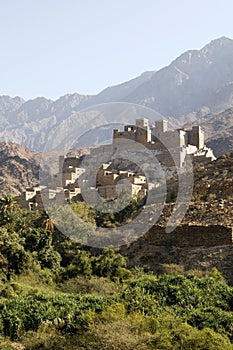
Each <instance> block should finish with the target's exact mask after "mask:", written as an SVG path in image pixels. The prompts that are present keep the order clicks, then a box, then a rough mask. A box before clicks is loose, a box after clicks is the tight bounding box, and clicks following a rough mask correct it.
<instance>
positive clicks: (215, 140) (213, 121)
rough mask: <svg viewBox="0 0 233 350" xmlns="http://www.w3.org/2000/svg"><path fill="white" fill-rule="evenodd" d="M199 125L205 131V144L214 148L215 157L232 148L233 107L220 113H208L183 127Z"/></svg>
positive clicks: (230, 150)
mask: <svg viewBox="0 0 233 350" xmlns="http://www.w3.org/2000/svg"><path fill="white" fill-rule="evenodd" d="M193 125H200V126H201V127H202V129H203V130H204V131H205V138H206V144H207V146H209V147H211V148H212V149H213V150H214V154H215V156H216V157H220V156H221V155H223V154H225V153H229V152H232V150H233V108H229V109H227V110H226V111H224V112H222V113H208V114H206V115H205V116H203V117H202V118H199V119H197V120H195V121H194V122H193V123H191V124H190V123H187V124H185V125H184V126H185V127H188V128H189V127H191V126H193Z"/></svg>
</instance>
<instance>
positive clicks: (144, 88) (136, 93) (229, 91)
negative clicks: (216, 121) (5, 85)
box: [0, 37, 233, 151]
mask: <svg viewBox="0 0 233 350" xmlns="http://www.w3.org/2000/svg"><path fill="white" fill-rule="evenodd" d="M232 96H233V40H231V39H228V38H225V37H223V38H220V39H216V40H214V41H212V42H211V43H210V44H208V45H206V46H205V47H204V48H202V49H201V50H190V51H187V52H185V53H183V54H182V55H181V56H180V57H178V58H177V59H175V60H174V61H173V62H172V63H171V64H170V65H169V66H167V67H164V68H162V69H161V70H159V71H152V72H145V73H143V74H142V75H141V76H139V77H137V78H135V79H132V80H130V81H128V82H125V83H122V84H119V85H116V86H112V87H109V88H107V89H105V90H103V91H102V92H100V93H99V94H98V95H95V96H84V95H79V94H77V93H75V94H71V95H65V96H62V97H60V98H59V99H58V100H56V101H52V100H49V99H46V98H44V97H38V98H36V99H34V100H29V101H24V100H23V99H22V98H20V97H15V98H10V97H9V96H0V122H1V123H0V140H2V141H11V142H16V143H19V144H21V145H24V146H26V147H28V148H30V149H33V150H35V151H42V150H43V149H44V147H45V145H46V143H47V141H48V140H51V139H53V138H54V135H55V137H58V138H60V137H61V135H64V134H65V133H67V130H68V131H69V130H70V129H72V127H73V125H74V122H75V123H76V130H75V132H76V134H75V137H77V136H78V137H79V136H81V135H83V134H84V135H85V133H86V132H88V131H89V130H90V129H93V128H94V129H95V128H96V127H97V126H100V125H104V124H111V123H124V122H132V121H134V119H135V117H141V116H142V115H143V116H145V115H144V113H145V109H144V110H141V111H139V112H138V113H139V114H138V115H137V114H135V108H134V107H133V106H130V105H128V103H129V102H132V103H136V104H139V105H142V106H146V107H150V108H151V109H152V111H151V112H149V110H147V115H146V117H147V118H149V119H151V121H153V120H154V119H155V118H154V116H155V114H154V113H153V111H155V112H159V113H161V114H162V115H163V116H165V117H169V118H170V119H169V120H171V121H172V120H173V121H174V120H177V119H179V121H180V123H181V124H184V123H185V122H187V121H189V122H190V121H195V120H197V119H198V118H199V117H201V116H203V115H204V114H207V113H210V112H211V113H217V112H222V111H223V110H225V109H227V108H230V107H232V103H233V101H232V100H233V98H232ZM109 102H122V103H126V104H125V105H124V106H125V107H124V108H123V109H120V107H119V104H117V103H116V104H114V105H111V106H110V107H109V106H107V105H106V103H109ZM104 104H105V105H104ZM96 105H102V107H94V106H96ZM88 108H91V110H88ZM84 109H86V110H85V112H83V113H80V110H84ZM67 118H70V120H71V123H70V124H67ZM172 118H173V119H172ZM174 118H175V119H174ZM72 123H73V124H72ZM59 125H60V129H59V133H58V134H56V132H55V131H56V128H57V127H58V126H59ZM174 125H176V121H175V122H174ZM77 129H78V130H77ZM95 132H96V135H95V136H94V138H95V140H97V141H99V140H100V139H101V137H102V135H103V130H100V135H99V134H98V131H97V130H95ZM92 141H93V140H92V138H90V137H89V135H88V136H87V138H86V140H84V142H83V145H85V146H86V145H88V146H91V144H93V142H92ZM58 142H59V140H58V141H56V143H58Z"/></svg>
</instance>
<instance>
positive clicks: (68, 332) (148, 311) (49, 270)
mask: <svg viewBox="0 0 233 350" xmlns="http://www.w3.org/2000/svg"><path fill="white" fill-rule="evenodd" d="M132 205H133V204H132ZM72 206H73V207H74V210H75V211H76V212H77V213H78V215H80V217H82V219H83V220H84V221H88V220H90V222H91V223H92V225H96V217H95V213H93V212H92V211H91V209H90V208H88V207H85V205H84V204H83V203H82V204H77V205H75V204H72ZM133 208H135V207H134V206H133V207H132V210H134V209H133ZM124 215H126V213H124ZM126 216H127V217H128V216H129V215H128V213H127V215H126ZM119 221H120V219H119V220H118V222H119ZM0 268H1V270H0V271H1V272H0V273H1V280H0V349H2V350H13V349H19V350H20V349H21V350H23V349H24V350H39V349H40V350H63V349H64V350H91V349H93V350H94V349H95V350H121V349H122V350H134V349H138V350H144V349H158V350H168V349H171V350H173V349H174V350H178V349H183V350H186V349H187V350H190V349H203V350H204V349H205V350H208V349H210V350H220V349H221V350H222V349H226V350H228V349H233V312H232V309H233V288H232V287H230V286H228V285H227V283H226V282H225V281H224V279H223V277H222V276H221V274H220V273H219V272H218V271H217V270H216V269H213V270H212V271H211V272H210V273H209V275H208V276H204V277H203V276H202V275H201V274H199V273H198V271H193V273H189V274H187V273H186V274H184V272H183V270H182V268H178V267H177V266H175V265H174V266H173V265H172V266H164V270H165V273H164V274H162V275H161V276H155V275H153V274H148V273H147V274H146V273H145V272H144V271H143V270H142V269H141V268H137V267H136V268H134V269H132V270H128V269H127V267H126V260H125V258H124V257H122V256H121V255H120V254H117V253H116V252H114V251H113V250H112V249H104V250H101V251H99V252H98V253H96V254H94V255H93V254H91V253H90V252H89V251H88V249H87V248H86V249H84V248H82V247H80V246H79V245H78V244H77V243H75V242H73V241H72V240H70V239H68V238H66V237H63V236H62V234H61V233H60V232H59V231H58V230H57V229H56V227H54V225H53V222H52V221H51V220H50V219H48V218H47V216H46V214H45V213H44V212H28V211H25V210H22V209H20V208H18V206H17V204H16V202H15V201H14V200H12V198H10V197H9V196H7V197H4V198H2V199H1V200H0Z"/></svg>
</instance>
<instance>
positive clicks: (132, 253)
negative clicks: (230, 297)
mask: <svg viewBox="0 0 233 350" xmlns="http://www.w3.org/2000/svg"><path fill="white" fill-rule="evenodd" d="M194 178H195V183H194V191H193V198H192V202H191V203H190V206H189V209H188V211H187V213H186V215H185V217H184V218H183V220H182V223H181V225H184V226H186V227H187V226H188V227H189V232H190V234H192V227H199V226H200V230H201V227H203V226H208V225H210V226H211V225H220V226H231V227H233V153H231V154H228V155H225V156H222V157H221V158H219V159H217V160H216V161H214V162H212V163H210V164H208V165H206V166H198V167H196V168H195V171H194ZM173 208H174V204H173V203H167V204H166V205H165V207H164V211H163V215H162V216H161V218H160V220H159V222H158V225H159V230H160V229H161V228H162V227H166V223H167V222H168V219H169V217H170V215H171V212H172V210H173ZM219 231H220V229H219ZM168 235H169V234H168ZM155 240H156V237H155V236H153V235H148V234H146V235H145V236H143V237H141V238H140V239H139V240H138V241H135V242H133V243H131V244H130V245H129V246H124V247H121V250H120V251H121V253H122V254H124V255H126V256H127V258H128V261H129V266H135V265H136V266H143V267H146V268H147V269H148V270H153V271H155V272H156V273H161V272H164V271H167V270H166V269H168V268H169V269H172V266H170V267H168V266H167V265H169V264H172V265H173V269H176V271H182V270H186V271H187V270H193V269H198V270H203V272H204V271H206V270H210V269H211V268H213V267H217V268H218V269H219V270H220V271H221V272H222V273H223V275H224V276H225V277H226V278H227V280H228V282H229V283H231V284H233V274H232V264H233V246H232V245H224V244H222V245H221V246H212V247H206V246H195V239H194V240H193V242H192V245H190V246H179V245H177V244H174V245H171V246H166V245H159V244H158V243H156V242H155ZM174 264H175V265H177V266H174ZM173 271H174V270H173Z"/></svg>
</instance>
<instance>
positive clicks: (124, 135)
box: [20, 118, 215, 210]
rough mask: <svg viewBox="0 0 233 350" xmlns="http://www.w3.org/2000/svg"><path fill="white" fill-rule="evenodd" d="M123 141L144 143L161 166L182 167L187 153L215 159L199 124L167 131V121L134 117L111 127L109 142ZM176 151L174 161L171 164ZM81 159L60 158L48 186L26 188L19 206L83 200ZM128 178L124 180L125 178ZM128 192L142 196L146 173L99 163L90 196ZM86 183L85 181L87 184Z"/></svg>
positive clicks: (195, 160) (195, 157)
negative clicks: (133, 120)
mask: <svg viewBox="0 0 233 350" xmlns="http://www.w3.org/2000/svg"><path fill="white" fill-rule="evenodd" d="M122 140H131V141H133V142H136V143H139V144H142V145H144V146H145V147H146V148H147V149H149V150H150V151H151V152H153V153H154V155H155V156H156V158H157V159H158V161H159V162H161V164H162V165H163V166H164V167H167V168H172V167H174V166H177V165H178V166H179V167H182V165H183V163H184V161H185V158H186V157H187V155H188V156H189V157H190V158H191V159H192V161H193V163H208V162H211V161H213V160H214V159H215V157H214V154H213V151H212V150H211V149H210V148H208V147H206V145H205V137H204V132H203V130H202V129H201V128H200V127H199V126H193V127H192V129H191V130H186V129H177V130H169V129H168V124H167V121H165V120H159V121H156V122H155V124H154V125H153V126H151V125H149V121H148V120H147V119H145V118H142V119H137V120H136V123H135V125H126V126H125V127H124V131H120V130H117V129H115V130H113V141H112V145H111V146H114V149H117V147H118V145H120V144H121V147H122V143H121V141H122ZM108 147H109V145H103V146H99V147H96V148H93V149H91V156H92V157H95V154H96V155H97V154H98V152H99V151H100V149H102V150H103V151H104V150H106V149H108ZM172 154H175V157H176V160H175V163H176V164H174V158H175V157H173V156H172ZM84 172H85V168H83V167H82V158H80V157H66V156H60V158H59V174H57V175H55V176H54V177H53V179H52V180H51V182H50V183H49V184H48V185H47V186H41V185H38V186H35V187H32V188H26V191H25V192H23V193H22V195H21V198H20V202H21V206H23V207H25V208H27V209H29V210H41V209H43V207H44V202H45V201H46V202H48V201H50V202H51V203H55V202H56V203H62V202H64V200H65V201H72V200H82V193H81V192H82V191H81V186H80V185H81V184H80V179H81V178H82V174H84ZM124 180H127V181H124ZM125 183H127V188H128V190H129V192H130V193H131V197H132V198H133V197H138V196H140V197H144V196H146V193H147V191H148V186H149V184H148V183H147V179H146V176H145V175H143V174H142V173H140V172H138V171H136V170H134V171H132V169H129V170H128V169H127V170H125V169H124V170H121V169H120V167H119V164H118V167H117V168H116V167H114V166H113V163H112V162H111V161H108V162H106V163H103V164H101V166H100V168H99V171H98V172H97V175H96V186H95V187H93V186H92V187H91V188H90V193H91V195H92V196H95V195H97V194H98V195H99V196H101V197H102V198H104V199H107V200H110V199H115V198H116V197H117V193H118V191H119V187H120V186H125ZM87 186H88V184H87Z"/></svg>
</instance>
